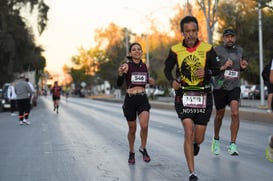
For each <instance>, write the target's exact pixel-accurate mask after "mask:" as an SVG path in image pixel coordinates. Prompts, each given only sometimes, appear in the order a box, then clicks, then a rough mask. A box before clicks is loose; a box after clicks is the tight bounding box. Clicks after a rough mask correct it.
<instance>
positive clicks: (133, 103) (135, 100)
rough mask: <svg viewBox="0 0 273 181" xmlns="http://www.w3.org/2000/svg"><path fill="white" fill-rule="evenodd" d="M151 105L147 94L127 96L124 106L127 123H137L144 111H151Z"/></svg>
mask: <svg viewBox="0 0 273 181" xmlns="http://www.w3.org/2000/svg"><path fill="white" fill-rule="evenodd" d="M150 109H151V105H150V103H149V100H148V97H147V95H146V94H144V93H143V94H138V95H129V94H126V95H125V99H124V103H123V105H122V110H123V114H124V116H125V118H126V120H127V121H135V120H136V118H137V115H139V114H140V113H141V112H143V111H148V112H149V111H150Z"/></svg>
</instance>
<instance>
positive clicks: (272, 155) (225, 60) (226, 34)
mask: <svg viewBox="0 0 273 181" xmlns="http://www.w3.org/2000/svg"><path fill="white" fill-rule="evenodd" d="M180 30H181V34H182V36H183V40H182V42H179V43H177V44H175V45H173V46H171V48H170V50H169V54H168V56H167V58H166V60H165V67H164V74H165V76H166V79H167V80H168V81H169V82H170V86H171V88H173V89H174V90H175V98H174V105H175V110H176V112H177V115H178V118H179V119H180V120H181V124H182V126H183V129H184V155H185V159H186V163H187V165H188V170H189V180H190V181H195V180H198V176H197V173H196V171H195V166H194V165H195V163H194V157H195V156H197V155H198V153H199V151H200V145H201V144H202V142H203V141H204V137H205V132H206V128H207V124H208V122H209V120H210V118H211V113H212V110H213V103H214V105H215V108H216V114H215V118H214V137H213V139H212V143H211V151H212V153H213V154H215V155H219V154H220V129H221V125H222V121H223V117H224V115H225V108H226V106H230V109H231V115H230V117H231V123H230V144H229V145H228V153H229V154H230V155H231V156H238V155H239V151H238V147H237V144H236V139H237V134H238V131H239V126H240V118H239V104H240V92H241V90H240V77H241V73H242V72H243V71H244V70H245V69H247V67H248V59H247V58H246V57H244V55H243V48H242V47H240V46H239V45H238V44H237V43H236V32H235V30H233V29H226V30H224V31H223V34H222V42H223V44H222V45H219V46H217V47H213V46H212V45H211V44H208V43H205V42H202V41H200V40H199V38H198V30H199V26H198V21H197V19H196V18H195V17H193V16H186V17H184V18H183V19H182V20H181V22H180ZM141 53H142V48H141V45H140V44H139V43H133V44H131V46H130V48H129V56H128V57H127V58H128V59H127V61H126V63H124V64H122V65H121V66H119V68H118V79H117V85H118V86H121V85H122V83H123V81H125V82H126V96H125V99H124V103H123V106H122V109H123V114H124V116H125V118H126V120H127V123H128V128H129V131H128V135H127V136H128V142H129V159H128V163H129V164H134V163H135V151H134V142H135V134H136V126H137V123H136V120H137V118H138V119H139V124H140V127H141V130H140V138H141V146H140V149H139V151H140V152H141V153H142V154H143V160H144V161H146V162H149V161H150V160H151V158H150V156H149V154H148V152H147V149H146V146H147V137H148V123H149V111H150V109H151V106H150V104H149V100H148V98H147V95H146V94H145V85H146V84H154V80H153V79H151V78H150V77H149V71H148V70H149V69H148V67H147V65H146V64H145V63H143V62H142V60H141V55H142V54H141ZM174 68H176V70H175V76H174V75H173V72H174V71H173V69H174ZM271 72H272V75H271V76H272V83H273V65H272V71H271ZM212 85H213V86H212ZM266 157H267V158H268V160H269V161H273V135H272V136H271V137H270V138H269V145H268V147H267V148H266Z"/></svg>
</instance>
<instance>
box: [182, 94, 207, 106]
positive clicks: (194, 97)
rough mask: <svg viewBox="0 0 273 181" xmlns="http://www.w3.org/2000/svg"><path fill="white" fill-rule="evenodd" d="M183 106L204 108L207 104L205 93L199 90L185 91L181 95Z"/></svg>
mask: <svg viewBox="0 0 273 181" xmlns="http://www.w3.org/2000/svg"><path fill="white" fill-rule="evenodd" d="M182 102H183V105H184V106H185V107H191V108H205V107H206V104H207V94H205V93H201V92H186V93H184V95H183V97H182Z"/></svg>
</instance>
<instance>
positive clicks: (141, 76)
mask: <svg viewBox="0 0 273 181" xmlns="http://www.w3.org/2000/svg"><path fill="white" fill-rule="evenodd" d="M131 82H132V83H133V84H135V85H145V84H146V83H147V73H145V72H136V73H132V75H131Z"/></svg>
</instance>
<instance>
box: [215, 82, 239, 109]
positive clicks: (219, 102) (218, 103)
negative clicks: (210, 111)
mask: <svg viewBox="0 0 273 181" xmlns="http://www.w3.org/2000/svg"><path fill="white" fill-rule="evenodd" d="M240 94H241V89H240V87H236V88H234V89H232V90H229V91H228V90H223V89H220V90H213V98H214V103H215V107H216V109H217V110H219V109H223V108H225V107H226V106H227V105H229V104H230V102H231V101H232V100H236V101H238V102H240Z"/></svg>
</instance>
